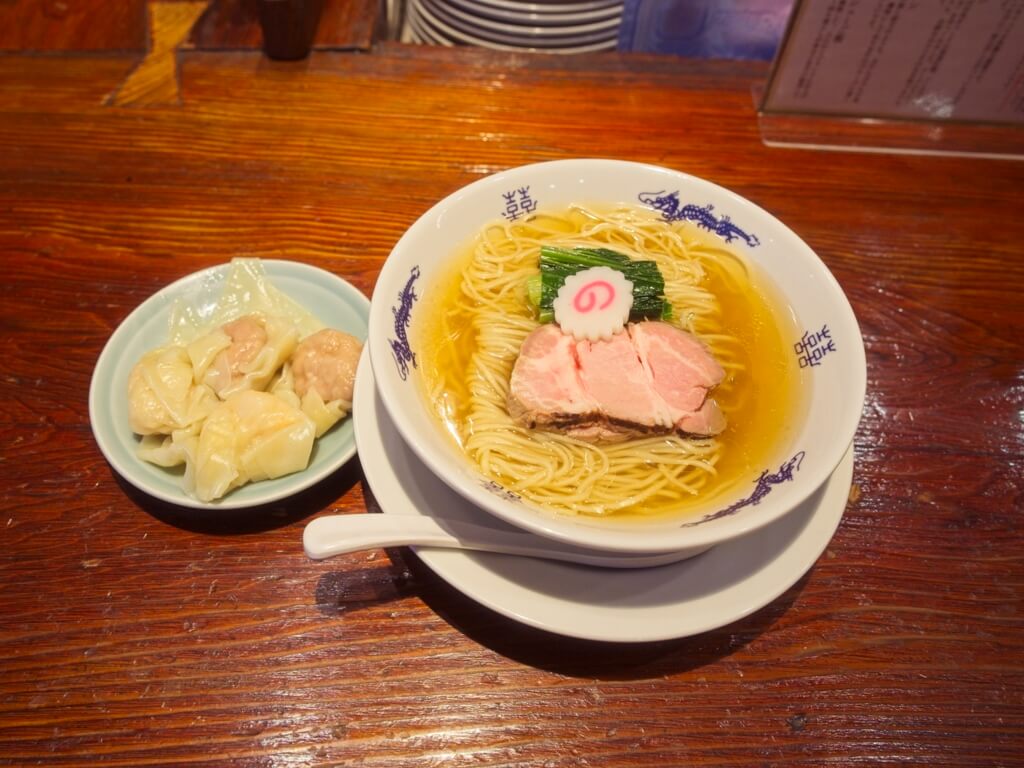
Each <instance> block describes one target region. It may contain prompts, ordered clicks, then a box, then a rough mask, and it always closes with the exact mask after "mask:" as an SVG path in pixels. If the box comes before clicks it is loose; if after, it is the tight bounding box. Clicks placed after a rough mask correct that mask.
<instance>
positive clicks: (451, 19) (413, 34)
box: [403, 0, 623, 53]
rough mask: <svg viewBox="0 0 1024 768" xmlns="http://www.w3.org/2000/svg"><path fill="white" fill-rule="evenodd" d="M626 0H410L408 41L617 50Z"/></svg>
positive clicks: (555, 50) (577, 50)
mask: <svg viewBox="0 0 1024 768" xmlns="http://www.w3.org/2000/svg"><path fill="white" fill-rule="evenodd" d="M622 10H623V2H622V0H532V2H526V1H525V0H409V4H408V6H407V9H406V22H405V32H404V35H403V39H405V40H406V41H407V42H413V43H426V44H432V45H472V46H479V47H482V48H494V49H498V50H528V51H539V52H546V53H586V52H590V51H606V50H614V49H615V47H616V44H617V41H618V34H619V26H620V24H621V23H622Z"/></svg>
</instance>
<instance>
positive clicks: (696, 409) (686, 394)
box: [629, 322, 725, 434]
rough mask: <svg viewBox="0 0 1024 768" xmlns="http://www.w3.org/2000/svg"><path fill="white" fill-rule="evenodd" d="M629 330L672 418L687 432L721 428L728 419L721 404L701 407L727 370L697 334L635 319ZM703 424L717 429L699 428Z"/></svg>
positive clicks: (651, 379) (702, 432) (698, 432)
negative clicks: (720, 406) (637, 321)
mask: <svg viewBox="0 0 1024 768" xmlns="http://www.w3.org/2000/svg"><path fill="white" fill-rule="evenodd" d="M629 334H630V337H631V338H632V341H633V345H634V346H635V347H636V351H637V354H639V356H640V360H641V361H642V362H643V366H644V369H645V370H646V371H647V373H648V376H649V378H650V382H651V386H652V387H653V388H654V391H655V392H657V393H658V395H659V396H660V397H661V399H662V400H663V401H664V402H665V404H666V406H667V407H668V410H669V412H670V413H671V422H672V423H673V424H675V425H676V426H677V427H678V428H680V429H682V430H683V431H684V432H692V433H694V434H716V433H717V432H721V431H722V429H723V428H724V427H725V419H724V417H723V416H722V413H721V411H719V410H718V406H717V405H711V406H707V410H706V411H702V409H703V408H704V407H705V401H706V400H707V396H708V390H709V389H712V388H714V387H716V386H717V385H719V384H721V383H722V380H723V379H724V378H725V371H724V370H722V366H721V365H719V364H718V361H717V360H715V358H713V357H712V356H711V353H710V352H708V350H707V348H706V347H705V346H704V345H703V344H702V343H701V342H700V341H699V340H698V339H697V338H696V337H695V336H692V335H691V334H689V333H687V332H686V331H683V330H680V329H679V328H676V327H675V326H673V325H669V324H668V323H658V322H644V323H635V324H633V325H630V326H629ZM712 402H713V401H712ZM698 414H700V416H698ZM683 422H686V423H687V424H689V427H687V426H686V424H684V423H683ZM702 425H703V426H707V427H715V426H718V429H717V430H715V431H710V432H708V431H704V430H703V429H697V428H696V427H698V426H702Z"/></svg>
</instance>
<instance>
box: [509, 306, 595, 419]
mask: <svg viewBox="0 0 1024 768" xmlns="http://www.w3.org/2000/svg"><path fill="white" fill-rule="evenodd" d="M509 385H510V395H509V410H510V412H511V414H512V416H513V418H516V419H519V420H521V421H523V422H525V423H527V424H529V425H531V426H533V425H536V424H551V423H554V422H557V421H561V420H565V419H567V418H570V419H571V418H576V419H583V420H585V419H589V418H595V417H597V414H598V411H599V408H598V404H597V402H596V401H595V400H594V398H593V397H591V396H590V395H589V394H588V393H587V391H586V389H584V387H583V382H582V381H581V380H580V371H579V362H578V360H577V359H576V341H575V339H573V337H572V336H568V335H566V334H564V333H562V331H561V329H560V328H559V327H558V326H557V325H553V324H552V325H542V326H541V327H540V328H538V329H537V330H536V331H534V332H533V333H531V334H530V335H529V336H527V337H526V340H525V341H523V346H522V349H520V351H519V359H518V360H516V364H515V367H514V368H513V369H512V379H511V381H510V382H509Z"/></svg>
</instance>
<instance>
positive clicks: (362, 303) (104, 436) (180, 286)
mask: <svg viewBox="0 0 1024 768" xmlns="http://www.w3.org/2000/svg"><path fill="white" fill-rule="evenodd" d="M262 264H263V267H264V269H265V270H266V275H267V278H268V279H269V281H270V282H271V283H272V284H273V285H274V286H275V287H276V288H278V289H279V290H280V291H282V292H283V293H285V294H287V295H288V296H290V297H291V298H292V299H294V300H295V301H297V302H298V303H299V304H300V305H302V306H303V307H305V308H306V309H307V310H308V311H310V312H311V313H312V314H313V315H314V316H315V317H316V318H317V319H318V320H320V322H322V323H323V324H324V325H326V326H328V327H330V328H336V329H338V330H341V331H345V332H346V333H350V334H352V335H353V336H355V337H356V338H358V339H365V338H366V331H367V321H368V317H369V312H370V302H369V300H367V298H366V296H364V295H363V294H362V293H361V292H360V291H359V289H357V288H356V287H355V286H353V285H351V284H350V283H347V282H346V281H344V280H342V279H341V278H340V277H338V276H337V275H334V274H331V273H330V272H326V271H324V270H322V269H319V268H317V267H313V266H310V265H308V264H302V263H299V262H294V261H280V260H275V259H265V260H263V261H262ZM229 269H230V264H221V265H219V266H215V267H210V268H209V269H204V270H202V271H199V272H195V273H193V274H191V275H188V276H187V277H183V278H182V279H180V280H178V281H176V282H174V283H171V284H170V285H168V286H167V287H166V288H163V289H162V290H160V291H158V292H157V293H155V294H153V295H152V296H150V297H149V298H148V299H146V300H145V301H144V302H143V303H142V304H140V305H139V306H138V307H137V308H136V309H135V310H133V311H132V313H131V314H129V315H128V317H126V318H125V319H124V321H123V322H122V323H121V324H120V325H119V326H118V327H117V329H116V330H115V331H114V333H113V334H112V335H111V337H110V339H109V340H108V341H107V344H106V346H104V348H103V351H102V352H101V353H100V356H99V359H98V360H97V361H96V367H95V369H94V370H93V375H92V383H91V384H90V386H89V420H90V422H91V425H92V431H93V435H94V436H95V438H96V443H97V444H98V445H99V447H100V450H101V451H102V452H103V455H104V456H105V457H106V459H107V461H109V462H110V465H111V466H112V467H113V468H114V470H115V471H116V472H117V473H118V474H119V475H120V476H121V477H123V478H124V479H125V480H127V481H128V482H129V483H131V484H132V485H134V486H135V487H136V488H138V489H139V490H140V491H144V492H145V493H147V494H149V495H150V496H153V497H154V498H157V499H161V500H163V501H167V502H170V503H171V504H177V505H178V506H182V507H192V508H198V509H212V510H215V509H238V508H243V507H254V506H258V505H260V504H269V503H271V502H275V501H279V500H281V499H283V498H286V497H288V496H293V495H294V494H296V493H298V492H299V491H303V490H305V489H306V488H309V487H310V486H312V485H314V484H315V483H317V482H319V481H320V480H323V479H324V478H326V477H328V476H329V475H331V474H332V473H334V472H335V471H336V470H337V469H339V468H340V467H341V466H342V465H343V464H345V462H347V461H348V460H349V459H351V458H352V456H353V455H355V450H356V444H355V436H354V432H353V426H352V420H351V419H346V420H345V421H343V422H342V423H340V424H338V425H337V426H336V427H334V429H332V430H331V431H329V432H328V433H327V434H325V435H324V436H323V437H321V438H319V439H318V440H317V441H316V443H314V445H313V454H312V458H311V460H310V464H309V466H308V467H307V468H306V469H305V470H303V471H302V472H296V473H295V474H292V475H287V476H285V477H280V478H277V479H276V480H264V481H262V482H258V483H249V484H248V485H245V486H242V487H241V488H237V489H235V490H233V491H231V492H230V493H229V494H227V495H226V496H224V497H222V498H220V499H217V500H216V501H212V502H202V501H198V500H197V499H194V498H192V497H191V496H189V495H188V494H187V493H186V492H185V491H184V489H183V488H182V486H181V472H180V470H179V471H175V470H170V469H165V468H163V467H158V466H156V465H154V464H150V463H148V462H145V461H142V460H141V459H139V458H138V457H137V456H136V455H135V449H136V447H137V446H138V442H139V438H138V437H137V436H136V435H134V434H133V433H132V429H131V427H130V426H129V424H128V405H127V399H128V398H127V394H128V374H129V373H131V370H132V368H133V367H134V366H135V363H137V362H138V361H139V358H141V357H142V355H143V354H144V353H146V352H148V351H149V350H151V349H154V348H155V347H159V346H161V345H162V344H166V343H167V339H168V335H169V328H168V320H169V317H170V312H171V308H172V306H173V305H174V302H175V300H177V299H179V298H183V299H187V298H188V297H190V296H194V295H196V293H197V292H199V291H203V292H204V293H205V292H209V291H215V290H217V288H218V287H219V286H220V285H221V284H222V283H223V281H224V278H225V277H226V275H227V274H228V270H229Z"/></svg>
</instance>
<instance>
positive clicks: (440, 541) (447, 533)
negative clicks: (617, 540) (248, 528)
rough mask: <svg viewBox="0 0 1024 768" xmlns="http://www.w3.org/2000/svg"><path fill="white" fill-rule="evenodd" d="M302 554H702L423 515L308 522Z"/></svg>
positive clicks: (640, 558)
mask: <svg viewBox="0 0 1024 768" xmlns="http://www.w3.org/2000/svg"><path fill="white" fill-rule="evenodd" d="M302 545H303V547H304V548H305V550H306V554H307V555H308V556H309V557H311V558H313V559H314V560H323V559H325V558H328V557H333V556H334V555H342V554H345V553H346V552H359V551H361V550H365V549H379V548H382V547H405V546H420V547H444V548H448V549H474V550H480V551H483V552H500V553H502V554H508V555H522V556H525V557H540V558H544V559H547V560H563V561H565V562H570V563H579V564H581V565H595V566H600V567H602V568H650V567H652V566H656V565H665V564H667V563H674V562H677V561H679V560H685V559H686V558H688V557H693V556H694V555H697V554H700V552H702V551H704V549H703V548H702V549H700V550H693V549H689V550H683V551H678V552H658V553H655V554H641V555H636V554H631V553H617V552H597V551H594V550H590V549H582V548H580V547H573V546H571V545H569V544H562V543H560V542H557V541H555V540H553V539H551V540H549V539H545V538H542V537H540V536H536V535H534V534H532V533H527V532H519V531H505V530H501V529H498V528H489V527H487V526H484V525H475V524H473V523H467V522H465V521H463V520H445V519H439V518H433V517H424V516H423V515H380V514H370V513H367V514H352V515H327V516H325V517H318V518H316V519H315V520H311V521H310V522H309V523H308V524H307V525H306V529H305V531H303V534H302Z"/></svg>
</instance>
